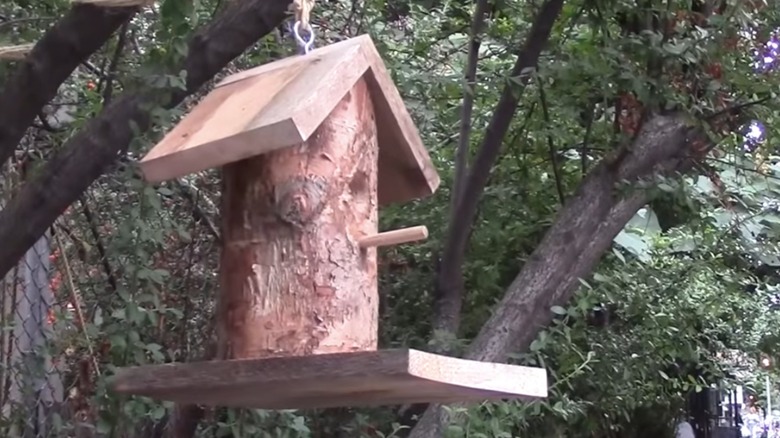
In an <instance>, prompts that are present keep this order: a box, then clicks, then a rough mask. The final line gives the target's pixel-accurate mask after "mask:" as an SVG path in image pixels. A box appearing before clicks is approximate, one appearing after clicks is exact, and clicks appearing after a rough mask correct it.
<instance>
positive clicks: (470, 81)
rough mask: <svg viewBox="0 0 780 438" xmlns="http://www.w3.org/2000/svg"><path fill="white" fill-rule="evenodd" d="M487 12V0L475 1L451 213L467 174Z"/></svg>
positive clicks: (451, 198)
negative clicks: (480, 55) (482, 34)
mask: <svg viewBox="0 0 780 438" xmlns="http://www.w3.org/2000/svg"><path fill="white" fill-rule="evenodd" d="M487 11H488V2H487V0H477V6H476V8H475V9H474V15H473V16H472V18H471V31H470V33H471V35H470V41H469V54H468V61H467V63H466V71H465V75H464V83H463V104H462V105H461V108H460V136H459V138H458V149H457V151H456V152H455V175H454V178H453V185H452V195H451V196H450V203H451V205H450V208H451V211H452V212H453V213H454V212H455V209H456V208H457V205H458V203H459V202H460V198H461V194H462V192H463V188H462V186H463V184H464V181H463V179H464V176H465V174H466V172H468V162H467V161H468V152H469V145H470V139H471V119H472V113H473V110H474V93H475V91H476V90H475V88H474V85H475V83H476V81H477V64H478V61H479V47H480V46H481V44H482V41H481V37H480V34H481V33H482V28H483V27H484V25H485V14H487Z"/></svg>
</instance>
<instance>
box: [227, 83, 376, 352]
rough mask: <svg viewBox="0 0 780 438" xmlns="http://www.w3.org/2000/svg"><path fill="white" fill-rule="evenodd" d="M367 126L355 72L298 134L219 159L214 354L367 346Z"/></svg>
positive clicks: (363, 89)
mask: <svg viewBox="0 0 780 438" xmlns="http://www.w3.org/2000/svg"><path fill="white" fill-rule="evenodd" d="M377 163H378V144H377V126H376V120H375V116H374V109H373V104H372V102H371V96H370V94H369V91H368V87H367V84H366V82H365V81H364V80H360V81H358V82H357V83H356V84H355V86H354V87H353V89H352V90H351V91H349V92H348V93H347V94H346V96H344V97H343V98H342V99H341V101H340V102H339V103H338V104H337V105H336V107H335V109H334V110H333V111H332V112H331V114H330V115H329V116H328V117H327V118H326V119H325V121H324V122H323V123H322V124H321V125H320V126H319V128H318V129H317V130H316V131H315V132H314V134H313V135H312V136H311V137H310V138H309V139H308V140H307V141H306V142H304V143H303V144H301V145H300V146H294V147H290V148H285V149H280V150H276V151H272V152H269V153H266V154H264V155H259V156H256V157H253V158H249V159H246V160H242V161H238V162H234V163H231V164H228V165H226V166H225V167H224V169H223V184H224V185H223V195H222V196H223V200H222V220H223V222H222V225H223V247H222V255H221V261H220V295H219V297H218V314H217V324H218V338H219V344H220V356H221V357H222V358H224V359H233V358H259V357H276V356H303V355H310V354H320V353H336V352H349V351H365V350H375V349H376V342H377V316H378V299H377V271H376V249H375V248H361V247H360V246H359V245H358V240H359V238H360V237H362V236H365V235H371V234H374V233H376V232H377V208H378V202H377Z"/></svg>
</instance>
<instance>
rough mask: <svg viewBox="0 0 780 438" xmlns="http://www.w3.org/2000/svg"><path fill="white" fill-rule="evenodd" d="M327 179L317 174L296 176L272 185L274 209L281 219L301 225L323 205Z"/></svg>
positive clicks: (309, 220) (309, 219) (310, 218)
mask: <svg viewBox="0 0 780 438" xmlns="http://www.w3.org/2000/svg"><path fill="white" fill-rule="evenodd" d="M326 196H327V181H326V180H325V178H324V177H322V176H319V175H310V176H305V177H298V178H296V179H293V180H290V181H285V182H282V183H280V184H278V185H277V186H276V187H274V209H275V212H276V215H277V216H278V217H279V218H280V219H281V220H283V221H285V222H287V223H289V224H291V225H293V226H296V227H303V226H305V225H307V224H309V223H310V222H311V221H312V220H314V219H315V218H316V217H317V216H318V215H319V214H320V212H322V209H323V208H324V207H325V198H326Z"/></svg>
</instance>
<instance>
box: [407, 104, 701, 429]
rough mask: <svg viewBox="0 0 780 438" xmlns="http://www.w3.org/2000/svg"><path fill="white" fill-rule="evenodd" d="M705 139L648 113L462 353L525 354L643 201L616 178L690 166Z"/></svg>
mask: <svg viewBox="0 0 780 438" xmlns="http://www.w3.org/2000/svg"><path fill="white" fill-rule="evenodd" d="M697 141H704V140H703V134H701V133H699V132H698V131H695V130H694V129H692V128H691V127H690V126H689V125H688V124H687V123H686V122H685V118H684V117H682V116H655V117H654V118H652V119H650V120H649V121H648V122H646V123H645V125H644V126H643V127H642V130H641V131H640V133H639V135H638V136H637V138H636V140H635V141H634V143H633V144H632V145H631V146H630V147H626V148H623V149H621V151H620V153H618V154H616V155H615V156H614V157H611V158H607V159H605V160H603V161H602V162H601V163H599V164H598V165H597V166H596V167H594V168H593V169H592V170H591V171H590V172H589V173H588V175H587V176H586V177H585V179H584V180H583V181H582V183H581V184H580V187H579V188H578V190H577V191H576V192H575V193H574V195H573V196H572V197H571V198H570V199H569V200H568V201H567V202H566V204H565V205H564V207H563V208H562V209H561V210H560V211H559V212H558V214H557V216H556V219H555V221H554V222H553V225H552V227H550V229H549V230H548V231H547V233H546V234H545V236H544V238H543V239H542V242H541V243H540V244H539V246H538V247H537V248H536V250H535V251H534V252H533V253H532V254H531V256H530V257H529V259H528V261H527V262H526V263H525V265H523V268H522V269H521V270H520V273H519V274H518V276H517V277H516V278H515V280H514V281H513V282H512V284H511V285H510V286H509V288H508V289H507V292H506V294H505V295H504V297H503V299H502V300H501V301H500V302H499V303H498V304H497V305H496V307H495V310H494V312H493V314H492V316H491V318H490V319H489V320H488V321H487V322H486V323H485V325H484V326H483V327H482V329H481V330H480V332H479V334H478V335H477V337H476V338H475V339H474V341H473V342H472V344H471V346H470V348H469V350H468V352H467V353H466V358H468V359H472V360H479V361H486V362H504V361H506V359H507V355H508V354H509V353H511V352H518V351H525V350H526V349H527V348H528V347H529V346H530V344H531V342H532V341H533V340H534V339H535V338H536V336H537V335H538V333H539V331H540V330H542V329H543V328H544V327H546V326H547V325H548V324H549V323H550V322H551V321H552V317H553V313H552V312H551V311H550V308H551V307H552V306H554V305H561V306H565V305H566V304H567V303H568V301H569V300H570V299H571V297H572V295H573V294H574V292H575V291H576V290H577V287H578V285H579V279H580V278H585V277H587V276H588V275H590V273H591V272H592V271H593V269H595V268H596V266H597V265H598V262H599V261H600V260H601V257H602V256H603V255H604V253H605V252H606V251H607V250H609V248H610V247H611V246H612V241H613V239H614V238H615V236H617V234H618V233H619V232H620V231H621V230H622V229H623V227H625V225H626V223H627V222H628V221H629V220H630V219H631V217H633V216H634V215H635V214H636V212H637V211H638V210H639V209H640V208H641V207H642V206H643V205H645V204H646V203H647V202H648V201H649V195H648V194H647V192H645V191H643V190H642V189H637V188H633V189H630V190H629V191H628V193H622V194H621V190H624V189H627V188H626V187H623V188H621V187H620V184H622V183H623V182H629V183H637V182H639V181H642V180H644V181H647V180H649V179H652V178H653V177H655V176H657V175H670V174H673V173H674V172H679V171H683V170H686V169H688V168H689V167H690V164H691V160H690V159H689V158H688V157H689V155H690V154H691V151H690V148H691V144H693V143H694V142H697ZM448 420H449V419H448V418H447V415H446V413H445V412H444V410H442V409H440V407H439V406H431V407H430V408H429V409H428V410H427V411H426V412H425V414H424V415H423V417H422V419H421V420H420V422H419V423H418V424H417V426H416V427H415V428H414V430H413V431H412V433H411V435H410V436H411V437H414V438H422V437H425V438H430V437H436V436H441V434H442V431H443V428H442V425H443V424H445V423H446V422H447V421H448Z"/></svg>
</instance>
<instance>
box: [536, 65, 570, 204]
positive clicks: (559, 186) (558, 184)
mask: <svg viewBox="0 0 780 438" xmlns="http://www.w3.org/2000/svg"><path fill="white" fill-rule="evenodd" d="M538 83H539V101H540V103H541V104H542V116H543V117H544V123H545V124H546V125H547V127H546V128H547V149H548V153H549V155H550V165H551V166H552V170H553V177H554V178H555V189H556V190H557V191H558V201H559V202H560V203H561V205H563V204H564V201H565V199H566V197H565V195H564V194H563V181H562V180H561V171H560V168H559V167H558V157H557V151H556V150H555V142H554V141H553V138H552V135H551V134H550V128H551V126H550V125H552V121H551V120H550V110H549V108H547V95H546V94H545V92H544V84H543V83H542V81H541V80H540V81H538Z"/></svg>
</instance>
